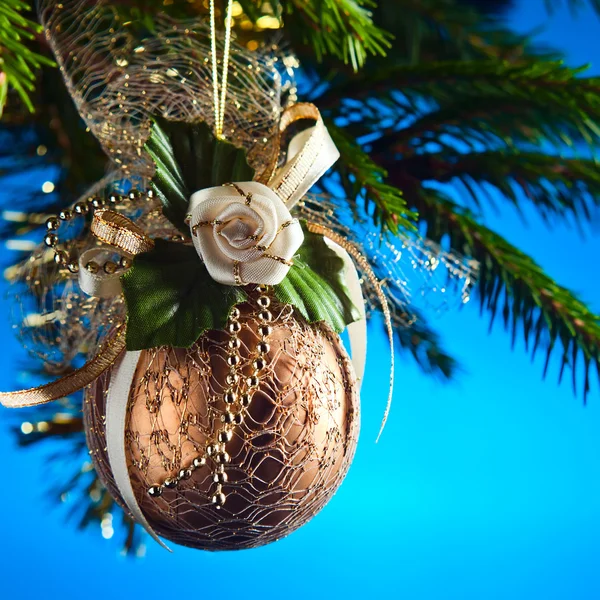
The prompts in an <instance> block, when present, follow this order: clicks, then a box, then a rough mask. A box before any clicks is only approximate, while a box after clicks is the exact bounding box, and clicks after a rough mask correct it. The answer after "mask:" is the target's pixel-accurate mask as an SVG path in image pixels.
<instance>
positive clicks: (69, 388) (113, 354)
mask: <svg viewBox="0 0 600 600" xmlns="http://www.w3.org/2000/svg"><path fill="white" fill-rule="evenodd" d="M309 118H310V119H313V120H316V125H315V126H314V127H312V128H311V129H308V130H305V131H303V132H301V133H300V134H298V135H297V136H295V137H294V138H293V139H292V141H291V143H290V146H289V150H288V160H287V163H286V164H285V165H284V167H282V169H281V170H280V171H279V172H278V173H277V174H276V175H275V176H274V177H273V178H272V180H271V181H270V183H269V186H268V187H269V188H270V190H272V191H273V192H275V193H276V194H277V195H278V196H279V198H280V199H281V200H282V201H283V202H284V204H285V205H286V206H287V207H288V209H290V208H292V207H293V206H294V205H295V204H296V203H297V202H298V201H299V200H300V199H301V198H302V197H303V196H304V194H305V193H306V192H307V191H308V190H309V189H310V188H311V187H312V186H313V185H314V184H315V183H316V182H317V181H318V179H319V178H320V177H321V176H322V175H323V174H324V173H325V171H327V170H328V169H329V168H330V167H331V166H332V165H333V163H335V161H336V160H337V159H338V158H339V152H338V150H337V148H336V147H335V145H334V143H333V141H332V140H331V137H330V136H329V134H328V132H327V129H326V127H325V125H324V123H323V121H322V119H321V117H320V115H319V113H318V110H317V109H316V107H314V106H313V105H310V104H296V105H294V106H293V107H291V108H290V109H288V110H287V111H285V112H284V114H283V116H282V121H281V131H284V130H285V129H286V128H287V127H288V126H289V125H291V124H292V123H294V122H295V121H298V120H300V119H309ZM239 185H240V186H244V185H247V184H244V183H242V184H239ZM251 185H252V186H256V185H261V184H257V183H256V182H252V183H251ZM213 189H214V188H213ZM217 189H218V188H217ZM191 209H192V211H194V210H195V205H194V202H192V203H191ZM193 224H194V223H193V216H192V223H191V226H193ZM309 229H310V230H311V231H315V232H317V233H322V234H323V235H324V236H325V238H326V239H327V243H328V245H329V246H330V247H331V248H332V249H333V250H334V251H335V252H336V253H337V254H338V255H339V256H340V257H341V258H342V259H343V260H344V266H345V273H346V279H347V284H348V288H349V290H350V293H351V299H352V302H353V303H354V304H355V306H356V307H357V308H358V309H359V310H360V311H361V315H362V316H363V318H362V319H361V320H360V321H358V322H357V323H354V324H352V325H350V326H349V327H348V333H349V339H350V345H351V354H352V362H353V364H354V368H355V371H356V375H357V379H358V381H359V384H360V383H361V382H362V379H363V377H364V369H365V359H366V337H367V336H366V318H365V308H364V306H365V303H364V298H363V295H362V289H361V285H360V280H359V277H358V274H357V272H356V268H355V266H354V263H353V260H352V258H354V259H356V253H357V252H358V251H357V250H356V249H355V248H354V247H353V246H351V245H350V244H347V242H345V241H344V240H343V239H341V237H340V236H337V237H336V234H334V233H333V232H331V231H330V230H328V229H327V228H325V227H322V226H318V225H313V226H312V227H310V226H309ZM92 231H93V233H94V235H96V237H98V239H100V240H101V241H102V242H104V243H106V244H108V245H110V247H112V248H116V249H119V250H120V251H122V252H124V253H126V254H128V255H129V256H134V255H136V254H138V253H140V252H145V251H147V250H149V249H151V248H152V247H153V245H154V243H153V241H152V240H151V239H150V238H148V237H147V236H146V235H145V234H144V232H143V231H142V230H140V229H139V228H138V227H137V226H136V225H135V224H134V223H132V222H131V221H129V219H127V218H125V217H123V216H122V215H119V214H117V213H113V212H112V211H107V210H99V211H96V213H95V215H94V222H93V224H92ZM348 250H351V252H350V254H352V257H351V256H350V254H349V253H348ZM107 251H108V250H107V249H106V248H100V249H92V250H89V251H87V252H86V253H84V254H83V255H82V256H81V260H80V262H81V263H82V267H83V268H81V269H80V282H81V287H82V290H83V291H84V292H85V293H87V294H90V295H94V296H99V297H110V296H111V295H115V294H118V293H120V291H121V288H120V281H119V280H118V277H115V276H111V275H107V274H104V273H102V274H95V275H94V276H92V274H91V273H89V272H88V271H87V269H85V264H87V261H89V260H90V259H91V258H93V257H95V256H98V255H99V254H101V253H103V252H107ZM358 256H360V257H361V258H363V257H362V256H361V255H360V253H358ZM363 260H364V262H365V263H366V266H365V264H362V265H361V266H362V268H363V269H367V270H368V272H369V273H370V276H372V277H373V278H375V276H374V274H373V273H372V271H371V270H370V267H369V265H368V263H367V262H366V260H365V259H364V258H363ZM375 281H376V279H375ZM377 285H378V286H379V283H378V282H377ZM378 289H379V290H380V286H379V287H378ZM380 299H381V300H382V302H383V303H384V313H385V314H386V323H388V332H390V331H391V322H390V321H389V312H386V309H387V304H385V297H384V296H383V292H381V295H380ZM390 335H391V334H390ZM390 342H391V343H392V341H391V337H390ZM124 349H125V326H124V325H122V326H121V327H119V328H118V329H117V331H116V333H115V335H114V337H113V338H111V339H110V340H108V341H107V342H106V344H105V345H104V347H103V348H102V350H101V351H100V352H99V354H98V355H97V356H96V357H95V358H93V359H92V360H91V361H89V362H88V363H87V364H86V365H85V366H84V367H83V368H82V369H79V370H78V371H76V372H74V373H73V374H71V375H69V376H67V377H65V378H63V379H60V380H58V381H57V382H54V383H51V384H48V385H46V386H42V387H40V388H35V389H33V390H24V391H21V392H12V393H4V394H0V402H1V403H2V404H4V405H5V406H8V407H12V408H17V407H23V406H33V405H36V404H43V403H46V402H51V401H52V400H56V399H59V398H61V397H64V396H65V395H68V394H70V393H73V392H75V391H77V390H79V389H81V388H83V387H85V386H86V385H89V384H90V383H91V382H92V381H94V380H95V379H96V378H97V377H98V376H100V375H101V374H102V373H103V372H104V371H105V370H106V369H108V368H110V367H111V366H114V371H113V373H112V376H111V384H110V386H109V391H108V396H107V402H106V442H107V450H108V459H109V463H110V467H111V471H112V473H113V476H114V479H115V483H116V485H117V487H118V489H119V492H120V494H121V497H122V498H123V501H124V502H125V503H126V505H127V508H128V509H129V511H130V514H131V515H132V517H133V518H134V519H135V520H136V521H137V522H138V523H139V524H140V525H142V526H143V527H144V528H145V529H146V530H147V531H148V533H149V534H150V535H151V536H152V537H153V538H154V539H155V540H156V541H158V542H159V543H160V544H161V545H162V546H163V547H165V548H166V546H165V545H164V544H163V543H162V542H161V541H160V539H159V538H158V536H157V534H156V533H155V532H154V531H153V530H152V528H151V527H150V525H149V524H148V522H147V520H146V519H145V517H144V515H143V513H142V511H141V508H140V506H139V504H138V502H137V500H136V498H135V494H134V492H133V488H132V486H131V480H130V476H129V471H128V469H127V458H126V451H125V436H124V430H125V423H126V418H127V405H128V401H129V396H130V390H131V386H132V383H133V378H134V376H135V370H136V367H137V363H138V359H139V354H140V353H139V352H129V351H126V352H125V353H124V354H122V353H123V350H124ZM121 354H122V357H120V355H121ZM392 356H393V355H392ZM390 395H391V392H390ZM388 410H389V400H388ZM386 417H387V410H386Z"/></svg>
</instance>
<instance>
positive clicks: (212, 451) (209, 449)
mask: <svg viewBox="0 0 600 600" xmlns="http://www.w3.org/2000/svg"><path fill="white" fill-rule="evenodd" d="M216 452H217V447H216V446H215V445H214V444H209V445H208V446H206V454H208V456H213V455H214V454H216Z"/></svg>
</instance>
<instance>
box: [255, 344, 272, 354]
mask: <svg viewBox="0 0 600 600" xmlns="http://www.w3.org/2000/svg"><path fill="white" fill-rule="evenodd" d="M270 349H271V346H269V344H267V342H259V343H258V346H256V350H257V351H258V353H259V354H267V353H268V352H269V350H270Z"/></svg>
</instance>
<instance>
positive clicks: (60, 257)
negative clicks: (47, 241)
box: [54, 250, 69, 266]
mask: <svg viewBox="0 0 600 600" xmlns="http://www.w3.org/2000/svg"><path fill="white" fill-rule="evenodd" d="M68 260H69V255H68V254H67V253H66V252H65V251H64V250H57V251H56V254H55V255H54V262H55V263H56V264H57V265H60V266H63V265H66V264H67V262H68Z"/></svg>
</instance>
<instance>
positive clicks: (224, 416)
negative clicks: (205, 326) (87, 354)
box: [84, 296, 359, 550]
mask: <svg viewBox="0 0 600 600" xmlns="http://www.w3.org/2000/svg"><path fill="white" fill-rule="evenodd" d="M109 382H110V373H107V374H105V375H104V376H103V377H101V378H100V379H98V380H97V381H96V382H95V383H94V384H93V385H92V386H91V387H90V388H89V389H88V391H87V393H86V398H85V402H84V422H85V428H86V435H87V440H88V445H89V448H90V453H91V456H92V460H93V462H94V465H95V467H96V470H97V472H98V475H99V477H100V479H101V480H102V482H103V483H104V484H105V485H106V487H107V488H108V490H109V491H110V493H111V494H112V495H113V497H114V498H115V499H116V501H117V502H118V503H119V504H120V505H121V506H123V501H122V499H121V497H120V495H119V492H118V490H117V489H116V486H115V483H114V479H113V476H112V473H111V471H110V466H109V464H108V459H107V452H106V440H105V430H104V414H105V411H104V405H105V400H106V393H107V389H108V385H109ZM358 428H359V404H358V394H357V388H356V378H355V375H354V370H353V368H352V365H351V363H350V360H349V358H348V355H347V353H346V351H345V350H344V348H343V346H342V343H341V340H340V339H339V337H338V336H337V335H336V334H335V333H334V332H333V331H332V330H331V329H330V327H329V326H327V325H326V324H324V323H319V324H312V325H311V324H308V323H306V322H304V320H302V319H301V318H298V317H297V315H296V314H295V313H294V311H293V309H292V307H290V306H284V305H279V304H277V303H275V301H274V300H271V299H269V298H267V297H265V296H261V297H258V298H254V299H253V300H251V301H249V302H247V303H245V304H243V305H240V306H239V307H238V310H234V313H233V315H232V317H231V318H230V321H229V322H228V324H227V326H226V328H225V330H222V331H210V332H208V333H206V334H205V335H203V336H202V337H201V338H200V339H199V340H198V341H197V343H196V344H195V345H194V346H193V347H192V348H190V349H187V350H185V349H178V348H171V347H161V348H156V349H152V350H146V351H143V352H142V354H141V357H140V359H139V362H138V366H137V371H136V375H135V378H134V383H133V385H132V388H131V391H130V398H129V407H128V417H127V423H126V431H125V446H126V454H127V460H128V466H129V472H130V477H131V482H132V486H133V489H134V491H135V494H136V498H137V501H138V503H139V505H140V507H141V509H142V511H143V513H144V515H145V517H146V518H147V520H148V522H149V523H150V525H151V526H152V527H153V528H154V530H155V531H156V532H157V533H158V534H159V535H161V536H163V537H164V538H166V539H168V540H171V541H173V542H175V543H177V544H182V545H184V546H190V547H193V548H200V549H204V550H232V549H242V548H252V547H255V546H260V545H263V544H267V543H269V542H272V541H274V540H277V539H279V538H282V537H283V536H285V535H288V534H289V533H291V532H292V531H294V530H295V529H297V528H298V527H300V526H301V525H303V524H304V523H306V522H307V521H308V520H309V519H311V518H312V517H313V516H314V515H315V514H316V513H317V512H318V511H319V510H321V508H323V506H324V505H325V504H326V503H327V502H328V501H329V499H330V498H331V497H332V495H333V494H334V492H335V491H336V489H337V488H338V486H339V485H340V483H341V482H342V480H343V478H344V476H345V475H346V472H347V470H348V467H349V466H350V463H351V461H352V458H353V455H354V451H355V448H356V442H357V438H358Z"/></svg>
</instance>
